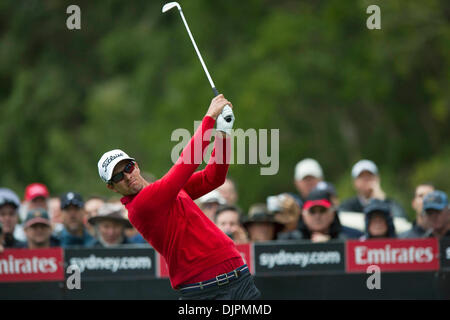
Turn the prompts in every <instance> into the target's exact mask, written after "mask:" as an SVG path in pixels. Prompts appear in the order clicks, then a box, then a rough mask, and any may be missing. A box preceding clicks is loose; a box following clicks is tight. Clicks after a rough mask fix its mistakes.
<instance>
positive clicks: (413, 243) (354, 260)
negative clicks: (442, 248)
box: [346, 238, 439, 272]
mask: <svg viewBox="0 0 450 320" xmlns="http://www.w3.org/2000/svg"><path fill="white" fill-rule="evenodd" d="M346 253H347V254H346V255H347V272H366V271H367V267H368V266H370V265H376V266H378V267H380V269H381V271H431V270H438V269H439V259H438V255H439V251H438V241H437V240H436V239H435V238H428V239H405V240H403V239H384V240H367V241H355V240H349V241H347V242H346Z"/></svg>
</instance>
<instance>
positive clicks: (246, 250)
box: [157, 243, 253, 278]
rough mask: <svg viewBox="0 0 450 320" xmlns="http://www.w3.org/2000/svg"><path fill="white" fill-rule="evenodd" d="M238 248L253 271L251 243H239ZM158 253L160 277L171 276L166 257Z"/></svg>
mask: <svg viewBox="0 0 450 320" xmlns="http://www.w3.org/2000/svg"><path fill="white" fill-rule="evenodd" d="M236 249H237V250H238V251H239V253H240V254H241V256H242V259H244V262H245V263H246V264H247V265H248V267H249V268H250V271H251V272H252V273H253V263H252V256H251V252H252V249H251V244H250V243H245V244H239V245H236ZM157 255H158V277H161V278H169V267H168V266H167V262H166V259H164V257H163V256H162V255H160V254H159V253H158V254H157Z"/></svg>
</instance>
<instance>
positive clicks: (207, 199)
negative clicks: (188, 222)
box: [198, 190, 226, 205]
mask: <svg viewBox="0 0 450 320" xmlns="http://www.w3.org/2000/svg"><path fill="white" fill-rule="evenodd" d="M198 201H199V203H201V204H204V203H215V202H216V203H218V204H220V205H224V204H226V201H225V199H224V197H222V195H221V194H220V192H219V191H217V190H213V191H211V192H209V193H207V194H205V195H203V196H202V197H200V198H199V199H198Z"/></svg>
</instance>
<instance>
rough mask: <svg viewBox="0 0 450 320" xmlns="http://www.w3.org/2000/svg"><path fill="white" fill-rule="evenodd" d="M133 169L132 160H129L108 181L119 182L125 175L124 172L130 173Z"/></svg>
mask: <svg viewBox="0 0 450 320" xmlns="http://www.w3.org/2000/svg"><path fill="white" fill-rule="evenodd" d="M133 171H134V161H130V162H129V163H128V164H127V165H126V166H125V168H124V169H123V170H122V171H120V172H118V173H116V174H115V175H113V176H112V177H111V179H110V180H109V183H113V182H114V183H119V182H120V181H122V180H123V178H124V177H125V175H124V173H132V172H133Z"/></svg>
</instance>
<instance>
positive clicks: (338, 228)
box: [298, 212, 346, 240]
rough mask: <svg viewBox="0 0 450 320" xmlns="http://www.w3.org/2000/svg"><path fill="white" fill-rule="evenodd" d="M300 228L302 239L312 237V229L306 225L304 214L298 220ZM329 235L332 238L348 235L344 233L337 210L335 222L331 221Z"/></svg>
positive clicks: (343, 237) (342, 237)
mask: <svg viewBox="0 0 450 320" xmlns="http://www.w3.org/2000/svg"><path fill="white" fill-rule="evenodd" d="M298 230H299V231H300V233H301V239H305V240H310V239H311V231H310V230H309V229H308V227H307V226H306V224H305V222H304V221H303V218H302V216H300V219H299V221H298ZM329 235H330V236H331V239H341V240H345V239H346V236H345V235H344V234H343V233H342V225H341V222H340V220H339V216H338V213H337V212H336V214H335V216H334V220H333V222H332V223H331V226H330V232H329Z"/></svg>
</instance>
